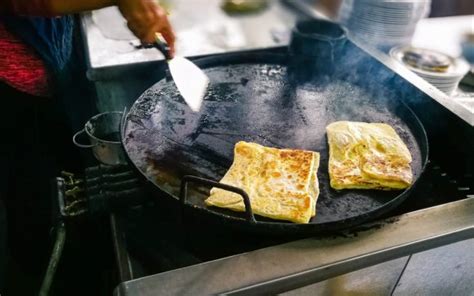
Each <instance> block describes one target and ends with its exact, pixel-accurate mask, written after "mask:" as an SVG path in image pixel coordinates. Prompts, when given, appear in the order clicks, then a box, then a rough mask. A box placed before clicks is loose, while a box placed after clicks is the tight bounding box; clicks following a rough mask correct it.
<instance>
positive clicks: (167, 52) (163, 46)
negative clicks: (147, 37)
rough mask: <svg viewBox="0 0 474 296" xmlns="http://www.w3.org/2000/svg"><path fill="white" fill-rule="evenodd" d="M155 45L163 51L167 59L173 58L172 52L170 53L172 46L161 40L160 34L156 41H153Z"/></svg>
mask: <svg viewBox="0 0 474 296" xmlns="http://www.w3.org/2000/svg"><path fill="white" fill-rule="evenodd" d="M153 46H154V47H155V48H156V49H158V50H159V51H161V53H162V54H163V55H164V56H165V58H166V60H171V59H172V57H171V53H170V47H169V46H168V44H166V43H165V42H163V41H161V40H160V38H159V36H158V35H157V36H156V38H155V42H154V43H153Z"/></svg>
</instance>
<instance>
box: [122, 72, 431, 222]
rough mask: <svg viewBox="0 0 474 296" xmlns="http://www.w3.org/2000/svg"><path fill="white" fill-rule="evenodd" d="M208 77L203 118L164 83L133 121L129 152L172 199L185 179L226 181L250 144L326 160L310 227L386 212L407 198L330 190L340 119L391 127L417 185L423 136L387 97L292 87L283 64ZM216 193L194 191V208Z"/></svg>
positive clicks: (140, 104)
mask: <svg viewBox="0 0 474 296" xmlns="http://www.w3.org/2000/svg"><path fill="white" fill-rule="evenodd" d="M206 73H207V74H208V76H209V78H210V80H211V86H210V88H209V91H208V94H207V96H206V99H205V101H204V104H203V107H202V109H201V111H200V112H199V113H192V112H191V111H190V110H189V109H188V107H187V106H186V104H185V103H184V101H183V100H182V98H181V97H180V96H179V94H178V91H177V89H176V88H175V86H174V84H173V83H172V82H169V81H166V80H162V81H160V82H159V83H157V84H155V85H154V86H153V87H152V88H150V89H149V90H148V91H147V92H145V93H144V94H143V95H142V96H141V97H140V98H139V99H138V101H137V102H136V103H135V104H134V107H133V108H132V110H131V111H130V113H129V115H128V119H129V120H128V125H127V129H126V138H125V146H126V149H127V151H128V153H129V156H130V158H131V159H132V160H133V161H134V163H135V164H136V165H138V167H139V168H140V169H141V170H142V172H144V173H145V175H147V176H148V178H149V179H150V180H152V181H153V182H155V184H156V185H157V186H158V187H159V188H161V189H162V190H165V192H167V193H169V194H170V195H172V196H175V197H177V196H178V195H179V186H180V183H181V177H182V176H183V175H186V174H191V175H197V176H201V177H205V178H209V179H213V180H220V179H221V178H222V177H223V176H224V174H225V172H226V171H227V169H228V168H229V167H230V165H231V164H232V159H233V148H234V144H235V143H236V142H238V141H240V140H244V141H251V142H256V143H259V144H262V145H266V146H272V147H278V148H293V149H307V150H313V151H318V152H320V153H321V166H320V169H319V171H318V177H319V182H320V189H321V194H320V196H319V200H318V203H317V215H316V217H315V218H313V220H312V221H311V222H310V223H315V224H324V223H329V222H335V221H341V220H344V219H348V218H352V217H357V216H359V215H363V214H364V213H367V212H370V211H372V210H374V209H376V208H379V207H380V206H382V205H384V204H385V203H387V202H389V201H390V200H392V199H393V198H394V197H396V196H397V195H399V194H400V191H373V190H372V191H369V190H344V191H335V190H333V189H331V188H330V186H329V175H328V167H327V163H328V150H329V149H328V146H327V138H326V130H325V128H326V126H327V125H328V124H329V123H331V122H334V121H338V120H350V121H362V122H383V123H387V124H390V125H391V126H392V127H393V128H394V129H395V130H396V131H397V132H398V134H399V135H400V136H401V138H402V139H403V140H404V142H405V143H406V145H407V146H408V148H409V149H410V151H411V153H412V155H413V163H412V168H413V173H414V179H415V180H416V178H417V177H418V176H419V174H420V172H421V170H422V160H421V152H420V148H419V146H418V144H417V141H416V139H415V137H414V136H413V134H412V133H411V132H410V129H409V127H408V126H407V125H406V124H405V123H404V121H403V120H402V119H401V118H399V117H397V116H394V114H396V113H397V110H395V109H396V108H398V106H399V105H398V104H395V103H394V102H391V101H390V100H388V99H386V98H384V97H373V96H371V95H370V94H369V93H366V92H365V91H364V90H363V89H362V88H359V87H357V86H355V85H352V84H350V83H348V82H344V81H332V82H328V83H324V84H323V85H318V84H317V83H306V84H303V85H300V84H295V83H290V79H289V77H288V76H289V75H288V73H287V68H286V67H285V66H282V65H276V64H264V63H262V64H258V63H257V64H254V63H252V64H234V65H230V66H229V65H228V66H225V67H220V66H217V67H211V68H208V69H206ZM392 99H393V98H392ZM208 192H209V189H204V188H201V189H199V190H197V191H193V192H192V194H191V196H190V199H189V201H190V202H191V203H192V204H195V205H196V206H198V207H205V205H204V203H203V201H204V199H205V198H206V197H207V193H208ZM216 211H219V210H217V209H216ZM257 219H259V220H261V221H268V220H266V219H260V218H259V217H257ZM278 222H281V221H278ZM281 223H284V222H281Z"/></svg>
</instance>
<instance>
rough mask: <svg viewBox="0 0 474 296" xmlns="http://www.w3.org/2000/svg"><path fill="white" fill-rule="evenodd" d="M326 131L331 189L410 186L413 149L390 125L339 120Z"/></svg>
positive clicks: (385, 188)
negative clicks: (409, 148) (408, 146)
mask: <svg viewBox="0 0 474 296" xmlns="http://www.w3.org/2000/svg"><path fill="white" fill-rule="evenodd" d="M326 130H327V135H328V142H329V176H330V179H331V187H332V188H334V189H382V190H390V189H404V188H407V187H409V186H410V185H411V183H412V179H413V174H412V171H411V166H410V163H411V162H412V157H411V154H410V151H409V150H408V148H407V146H406V145H405V143H403V141H402V139H400V137H399V136H398V134H397V133H396V132H395V130H394V129H393V128H392V127H391V126H389V125H387V124H383V123H364V122H350V121H339V122H334V123H331V124H330V125H328V126H327V128H326Z"/></svg>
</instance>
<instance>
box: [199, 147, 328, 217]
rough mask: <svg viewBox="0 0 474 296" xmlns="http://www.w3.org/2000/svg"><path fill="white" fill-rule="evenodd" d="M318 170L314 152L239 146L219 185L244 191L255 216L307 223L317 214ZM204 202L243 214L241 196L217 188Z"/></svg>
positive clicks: (317, 160) (317, 154)
mask: <svg viewBox="0 0 474 296" xmlns="http://www.w3.org/2000/svg"><path fill="white" fill-rule="evenodd" d="M318 167H319V153H316V152H311V151H304V150H290V149H276V148H269V147H264V146H261V145H258V144H255V143H247V142H238V143H237V144H236V145H235V149H234V162H233V164H232V166H231V167H230V169H229V170H228V171H227V173H226V174H225V176H224V177H223V178H222V180H221V183H223V184H228V185H232V186H235V187H239V188H242V189H243V190H245V191H246V192H247V194H248V195H249V198H250V202H251V205H252V209H253V211H254V213H255V214H258V215H260V216H264V217H269V218H273V219H278V220H287V221H292V222H296V223H308V222H309V220H310V219H311V217H312V216H314V215H315V214H316V201H317V198H318V195H319V185H318V179H317V174H316V173H317V170H318ZM205 202H206V204H207V205H208V206H216V207H221V208H226V209H230V210H234V211H244V210H245V207H244V203H243V200H242V197H241V196H240V195H238V194H235V193H232V192H229V191H225V190H222V189H218V188H213V189H212V190H211V195H210V196H209V198H207V199H206V201H205Z"/></svg>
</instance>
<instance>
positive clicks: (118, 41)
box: [81, 0, 296, 70]
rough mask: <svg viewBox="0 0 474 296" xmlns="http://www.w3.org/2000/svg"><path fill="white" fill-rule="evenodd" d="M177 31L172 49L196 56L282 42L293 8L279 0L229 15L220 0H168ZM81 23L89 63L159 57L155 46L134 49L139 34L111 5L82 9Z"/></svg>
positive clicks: (92, 66) (291, 21)
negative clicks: (255, 11)
mask: <svg viewBox="0 0 474 296" xmlns="http://www.w3.org/2000/svg"><path fill="white" fill-rule="evenodd" d="M165 2H166V3H167V5H166V6H167V7H169V13H170V21H171V23H172V25H173V28H174V29H175V31H176V34H177V39H178V40H177V45H176V46H177V54H178V55H182V56H189V57H193V56H201V55H208V54H215V53H222V52H230V51H238V50H249V49H257V48H268V47H276V46H281V45H286V44H287V43H288V38H289V32H290V30H291V28H292V27H293V24H294V22H295V20H296V15H295V12H294V11H292V10H290V9H288V8H287V7H284V5H283V4H282V2H280V1H269V4H270V5H269V7H268V8H267V9H266V10H264V11H262V12H261V13H258V14H249V15H240V16H229V15H227V14H226V13H225V12H224V11H223V10H222V9H221V7H220V4H221V3H222V1H221V0H192V1H190V0H167V1H165ZM81 20H82V22H81V25H82V29H83V34H84V37H85V42H86V51H87V56H88V58H89V67H90V69H95V70H97V69H100V68H104V67H116V66H123V65H129V64H135V63H144V62H152V61H161V60H163V56H162V55H161V53H159V52H158V51H157V50H155V49H142V50H137V49H135V48H134V45H137V44H138V40H136V38H135V37H134V36H133V35H132V34H131V33H130V31H129V30H128V28H127V27H126V23H125V20H124V19H123V17H122V16H121V14H120V13H119V11H118V9H117V8H116V7H110V8H104V9H101V10H97V11H93V12H89V13H85V14H84V15H83V16H82V18H81Z"/></svg>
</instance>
